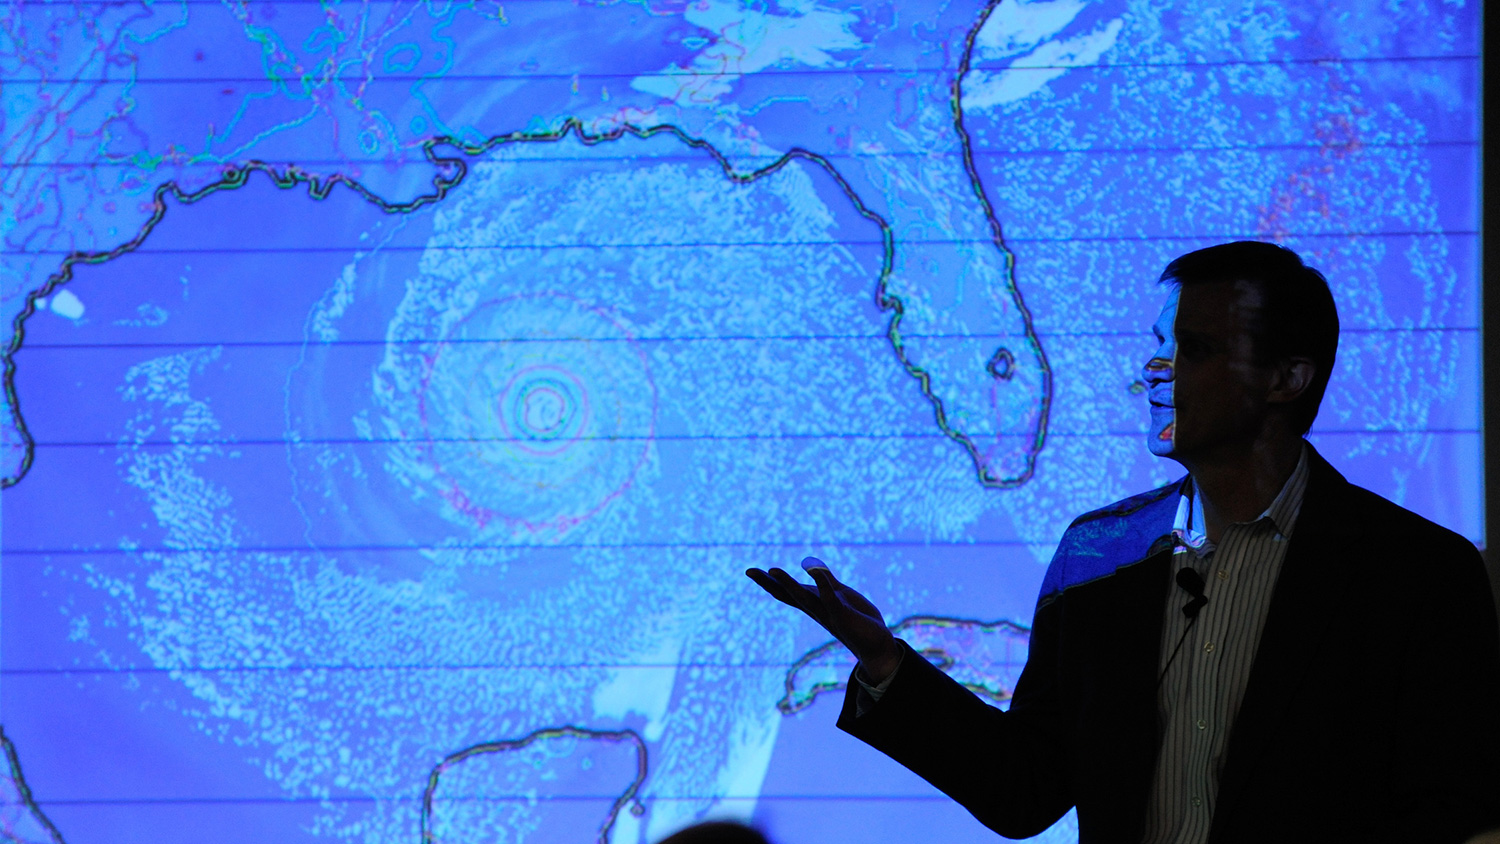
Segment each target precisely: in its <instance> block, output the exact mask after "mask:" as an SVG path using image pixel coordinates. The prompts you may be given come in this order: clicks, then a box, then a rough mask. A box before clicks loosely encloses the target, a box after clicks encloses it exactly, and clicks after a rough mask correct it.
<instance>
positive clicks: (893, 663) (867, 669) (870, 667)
mask: <svg viewBox="0 0 1500 844" xmlns="http://www.w3.org/2000/svg"><path fill="white" fill-rule="evenodd" d="M901 656H902V653H901V645H900V644H899V643H898V642H897V641H896V640H895V639H892V640H891V644H890V647H889V648H886V649H885V650H884V651H882V652H881V653H879V654H876V655H872V656H865V657H862V658H860V660H859V668H860V671H861V672H863V673H864V675H865V679H866V680H867V681H868V682H869V683H870V684H871V685H876V686H878V685H880V684H881V683H884V682H885V681H886V680H887V679H888V678H889V677H890V676H891V675H892V674H894V673H896V669H897V668H898V667H899V666H900V665H901Z"/></svg>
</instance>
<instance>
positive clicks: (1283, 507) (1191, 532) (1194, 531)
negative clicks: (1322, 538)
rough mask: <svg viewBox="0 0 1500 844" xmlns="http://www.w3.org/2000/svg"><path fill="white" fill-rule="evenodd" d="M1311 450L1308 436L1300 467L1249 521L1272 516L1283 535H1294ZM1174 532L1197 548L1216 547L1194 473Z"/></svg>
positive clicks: (1180, 500) (1179, 507)
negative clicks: (1206, 528)
mask: <svg viewBox="0 0 1500 844" xmlns="http://www.w3.org/2000/svg"><path fill="white" fill-rule="evenodd" d="M1307 453H1308V447H1307V442H1306V441H1305V440H1304V441H1303V443H1302V453H1301V455H1300V456H1298V458H1297V468H1295V469H1293V470H1292V475H1291V477H1289V478H1287V479H1286V483H1284V484H1282V485H1281V491H1280V492H1278V493H1276V497H1275V498H1274V499H1272V500H1271V504H1270V506H1268V507H1266V509H1265V510H1264V511H1262V512H1261V514H1260V515H1259V516H1256V517H1255V518H1253V519H1251V520H1250V521H1249V522H1247V523H1246V524H1255V523H1256V522H1258V521H1260V520H1261V519H1270V520H1271V524H1272V525H1274V526H1275V528H1276V532H1277V533H1278V534H1279V535H1280V536H1281V537H1282V538H1283V539H1291V538H1292V530H1293V529H1294V528H1295V527H1296V525H1297V515H1298V514H1299V513H1301V512H1302V496H1303V494H1304V493H1306V492H1307V475H1308V466H1309V461H1308V459H1307ZM1172 536H1173V537H1174V538H1175V539H1176V540H1177V541H1179V542H1181V543H1182V544H1183V545H1186V546H1187V547H1189V548H1192V549H1193V550H1195V551H1203V550H1207V549H1210V548H1212V546H1211V545H1210V544H1209V542H1208V534H1207V533H1205V532H1204V518H1203V499H1202V498H1201V497H1199V496H1197V495H1194V494H1193V479H1192V477H1191V476H1189V477H1188V479H1187V481H1186V482H1185V483H1184V484H1183V485H1182V495H1181V496H1180V497H1179V498H1178V499H1177V515H1176V516H1175V517H1174V518H1173V519H1172Z"/></svg>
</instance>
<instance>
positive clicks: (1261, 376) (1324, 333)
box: [1142, 241, 1339, 462]
mask: <svg viewBox="0 0 1500 844" xmlns="http://www.w3.org/2000/svg"><path fill="white" fill-rule="evenodd" d="M1161 283H1162V284H1164V285H1166V286H1167V287H1168V291H1169V292H1168V296H1167V302H1166V304H1165V305H1164V306H1163V308H1162V312H1161V316H1160V317H1159V318H1158V319H1157V321H1156V324H1155V326H1153V330H1154V331H1155V333H1156V335H1157V339H1158V341H1159V343H1160V345H1159V347H1158V349H1157V351H1156V354H1155V355H1154V356H1153V357H1152V358H1151V360H1150V361H1148V362H1147V364H1146V366H1145V369H1144V370H1143V373H1142V374H1143V376H1144V378H1145V381H1146V387H1147V391H1148V394H1149V396H1150V399H1151V433H1150V436H1149V437H1148V444H1149V446H1150V448H1151V451H1152V453H1154V454H1157V455H1160V456H1163V457H1173V458H1176V459H1178V460H1181V461H1186V462H1191V461H1193V460H1196V459H1203V458H1211V457H1212V456H1213V455H1214V454H1216V453H1219V452H1221V451H1223V450H1225V449H1230V450H1236V449H1240V448H1243V447H1248V446H1249V445H1250V444H1252V443H1254V442H1255V441H1256V440H1257V439H1261V438H1263V437H1265V436H1268V435H1269V436H1291V437H1298V436H1301V435H1302V434H1305V433H1307V430H1308V429H1309V428H1310V427H1311V426H1312V422H1313V419H1314V418H1315V417H1316V416H1317V414H1318V405H1319V403H1320V402H1321V401H1322V399H1323V392H1324V389H1325V388H1326V387H1327V385H1328V376H1329V373H1330V372H1332V370H1333V363H1334V356H1335V354H1336V352H1337V349H1338V334H1339V321H1338V313H1337V311H1336V309H1335V307H1334V303H1333V295H1332V294H1331V293H1330V292H1329V290H1328V282H1327V281H1326V280H1325V279H1324V278H1323V275H1322V274H1321V273H1319V272H1318V271H1317V270H1315V269H1313V268H1311V267H1309V266H1307V265H1305V264H1303V263H1302V259H1301V258H1299V257H1298V256H1297V253H1295V252H1293V251H1291V250H1289V249H1284V248H1282V247H1280V246H1276V245H1274V244H1270V243H1257V242H1254V241H1239V242H1236V243H1225V244H1221V245H1219V246H1210V247H1208V248H1207V249H1200V250H1198V251H1196V252H1189V253H1188V254H1186V255H1183V256H1182V257H1180V258H1178V259H1176V260H1175V261H1173V262H1172V263H1170V264H1168V265H1167V268H1166V270H1164V271H1163V272H1162V275H1161Z"/></svg>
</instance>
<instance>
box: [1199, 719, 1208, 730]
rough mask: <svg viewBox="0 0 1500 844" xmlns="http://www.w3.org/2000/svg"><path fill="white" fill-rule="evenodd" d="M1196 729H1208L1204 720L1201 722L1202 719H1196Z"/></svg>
mask: <svg viewBox="0 0 1500 844" xmlns="http://www.w3.org/2000/svg"><path fill="white" fill-rule="evenodd" d="M1198 729H1200V730H1206V729H1208V722H1207V721H1205V720H1203V719H1202V718H1199V719H1198Z"/></svg>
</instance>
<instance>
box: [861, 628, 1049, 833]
mask: <svg viewBox="0 0 1500 844" xmlns="http://www.w3.org/2000/svg"><path fill="white" fill-rule="evenodd" d="M1056 610H1057V604H1056V603H1055V602H1054V603H1052V604H1050V605H1048V606H1046V607H1043V608H1041V609H1039V610H1038V612H1037V618H1036V621H1035V624H1034V627H1033V629H1032V635H1031V647H1030V653H1029V655H1028V658H1027V661H1026V667H1025V668H1024V669H1023V671H1022V673H1021V678H1020V680H1019V681H1018V682H1017V684H1016V689H1015V693H1014V695H1013V697H1012V700H1011V706H1010V709H1009V711H1002V710H1000V709H998V708H996V707H994V706H991V705H989V704H988V703H985V702H984V701H983V700H981V699H980V698H979V697H978V696H977V695H975V694H974V693H973V692H971V691H969V690H968V689H966V688H964V687H963V686H962V685H960V684H959V683H958V682H956V681H955V680H953V679H952V678H950V677H948V675H946V674H944V673H943V672H942V671H940V670H938V669H937V668H936V667H934V666H933V665H932V664H931V663H929V662H928V661H927V660H926V659H923V658H922V656H921V654H919V653H917V652H916V651H914V650H912V649H911V647H910V646H909V645H907V644H906V643H905V642H902V643H901V646H902V647H903V648H905V649H906V651H907V652H906V653H905V654H904V655H903V659H902V662H901V669H900V670H899V671H898V672H897V673H896V676H895V677H894V679H893V680H892V681H891V685H890V687H889V688H887V689H886V691H885V693H884V694H883V695H882V696H881V697H880V700H879V701H878V702H876V703H875V704H874V705H873V706H871V707H869V708H868V709H867V710H866V711H865V712H864V714H862V715H857V714H856V699H857V696H858V694H859V686H858V683H856V682H855V680H854V678H853V677H851V678H850V681H849V688H848V691H847V693H846V695H845V698H844V709H843V712H842V713H841V714H840V716H839V722H838V726H839V728H840V729H842V730H844V731H845V732H847V733H849V734H850V735H853V736H854V737H856V738H858V739H860V740H861V741H864V742H865V743H867V744H869V745H870V746H872V747H874V748H875V749H877V750H879V751H881V752H882V753H884V754H886V755H887V756H890V757H891V758H892V759H894V760H896V761H897V762H899V763H901V764H902V765H904V766H905V767H907V768H908V769H910V770H911V771H912V772H914V773H916V774H917V775H918V776H921V777H922V778H923V779H925V780H927V781H928V782H929V783H932V785H934V786H936V787H937V788H938V789H939V790H940V791H942V792H943V793H944V794H947V795H948V796H949V797H952V798H953V799H954V800H956V801H957V802H958V803H959V804H960V805H962V806H963V807H964V808H965V809H968V810H969V812H970V813H971V814H973V815H974V817H975V818H977V819H978V820H979V821H980V822H981V823H983V824H984V825H985V826H987V827H989V828H990V829H992V830H994V831H995V832H998V833H1000V834H1001V835H1003V836H1005V837H1008V838H1028V837H1030V836H1033V835H1037V834H1039V833H1041V832H1042V831H1043V830H1045V829H1047V828H1048V827H1049V826H1051V825H1052V824H1053V823H1055V822H1056V821H1057V820H1058V819H1059V818H1061V817H1062V816H1063V815H1064V814H1065V813H1067V811H1068V810H1069V809H1071V808H1072V807H1073V802H1074V800H1073V795H1072V788H1071V784H1070V776H1069V760H1070V759H1071V758H1072V753H1071V752H1070V750H1069V749H1068V748H1067V747H1066V746H1065V742H1064V741H1063V739H1062V736H1061V732H1060V729H1059V724H1060V722H1061V718H1060V717H1059V713H1058V705H1057V699H1056V698H1057V682H1056V666H1055V654H1056V647H1055V646H1056V635H1055V627H1056V616H1057V614H1058V613H1057V612H1056Z"/></svg>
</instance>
